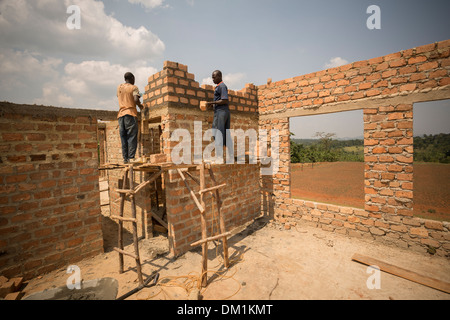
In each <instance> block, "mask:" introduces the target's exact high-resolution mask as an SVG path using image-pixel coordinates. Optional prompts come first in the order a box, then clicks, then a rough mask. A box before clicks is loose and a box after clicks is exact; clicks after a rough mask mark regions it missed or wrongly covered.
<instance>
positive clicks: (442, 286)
mask: <svg viewBox="0 0 450 320" xmlns="http://www.w3.org/2000/svg"><path fill="white" fill-rule="evenodd" d="M352 260H353V261H357V262H360V263H362V264H365V265H368V266H377V267H379V268H380V270H381V271H384V272H387V273H390V274H392V275H395V276H397V277H400V278H404V279H407V280H410V281H413V282H416V283H419V284H422V285H424V286H427V287H430V288H433V289H436V290H439V291H443V292H445V293H450V283H448V282H444V281H441V280H438V279H434V278H431V277H428V276H424V275H421V274H418V273H416V272H414V271H410V270H407V269H403V268H401V267H397V266H394V265H392V264H389V263H386V262H383V261H380V260H377V259H373V258H371V257H367V256H363V255H360V254H357V253H355V254H354V255H353V257H352Z"/></svg>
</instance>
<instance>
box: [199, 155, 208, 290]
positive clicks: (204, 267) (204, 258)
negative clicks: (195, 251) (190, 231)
mask: <svg viewBox="0 0 450 320" xmlns="http://www.w3.org/2000/svg"><path fill="white" fill-rule="evenodd" d="M200 189H201V190H203V189H205V164H204V163H202V164H201V165H200ZM200 205H201V206H202V208H205V207H206V206H205V202H204V201H203V193H200ZM200 220H201V226H202V240H205V239H206V238H207V233H206V217H205V210H203V212H201V214H200ZM207 270H208V243H207V242H204V243H203V244H202V273H201V279H202V280H201V285H202V287H203V288H205V287H206V286H207V284H208V273H207Z"/></svg>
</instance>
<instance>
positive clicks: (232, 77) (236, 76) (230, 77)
mask: <svg viewBox="0 0 450 320" xmlns="http://www.w3.org/2000/svg"><path fill="white" fill-rule="evenodd" d="M245 78H246V74H245V73H228V74H225V75H224V76H223V82H224V83H225V84H226V85H227V87H228V89H231V90H241V89H242V88H244V86H245V83H244V80H245ZM201 84H202V85H204V84H208V85H212V86H215V84H214V82H213V80H212V78H211V77H209V78H204V79H203V80H202V83H201Z"/></svg>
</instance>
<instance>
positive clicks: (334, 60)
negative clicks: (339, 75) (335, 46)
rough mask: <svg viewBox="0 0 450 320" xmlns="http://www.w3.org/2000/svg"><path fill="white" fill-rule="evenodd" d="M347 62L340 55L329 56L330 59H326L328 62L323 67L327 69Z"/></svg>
mask: <svg viewBox="0 0 450 320" xmlns="http://www.w3.org/2000/svg"><path fill="white" fill-rule="evenodd" d="M348 63H349V62H348V61H347V60H345V59H343V58H341V57H335V58H331V59H330V61H328V62H327V63H326V64H325V65H324V67H325V68H326V69H329V68H336V67H340V66H343V65H346V64H348Z"/></svg>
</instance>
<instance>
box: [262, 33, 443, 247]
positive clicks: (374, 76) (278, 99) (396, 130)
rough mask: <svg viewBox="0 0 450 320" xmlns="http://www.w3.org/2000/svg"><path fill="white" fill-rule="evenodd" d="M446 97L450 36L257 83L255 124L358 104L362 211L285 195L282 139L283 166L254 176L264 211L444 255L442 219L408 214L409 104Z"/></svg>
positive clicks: (285, 143)
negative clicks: (361, 125)
mask: <svg viewBox="0 0 450 320" xmlns="http://www.w3.org/2000/svg"><path fill="white" fill-rule="evenodd" d="M449 98H450V40H447V41H443V42H439V43H433V44H429V45H425V46H421V47H418V48H412V49H408V50H404V51H401V52H397V53H393V54H389V55H387V56H384V57H378V58H374V59H369V60H365V61H358V62H354V63H351V64H348V65H345V66H341V67H337V68H332V69H327V70H323V71H319V72H315V73H311V74H308V75H303V76H299V77H294V78H290V79H286V80H282V81H278V82H274V83H268V84H266V85H262V86H259V87H258V99H259V111H260V119H259V123H260V127H261V128H265V129H270V128H271V127H274V126H278V127H279V128H280V129H281V130H282V131H283V132H284V133H285V134H288V133H289V118H290V117H295V116H305V115H313V114H323V113H332V112H339V111H348V110H356V109H363V110H364V144H365V148H364V154H365V178H364V182H365V189H364V192H365V208H364V210H362V209H356V208H349V207H341V206H335V205H329V204H324V203H316V202H311V201H303V200H296V199H291V198H290V179H291V177H290V169H289V167H290V157H289V140H282V141H281V142H280V164H282V167H283V169H280V172H279V173H278V174H277V175H276V176H273V177H268V176H265V177H261V184H262V196H263V210H264V212H266V213H269V214H272V215H274V216H275V217H276V218H277V219H279V220H280V221H281V222H283V223H285V224H286V227H287V228H289V227H290V226H291V225H294V224H296V223H309V224H312V225H314V226H317V227H320V228H323V229H325V230H329V231H333V232H338V233H343V234H347V235H351V236H357V237H368V238H371V239H376V240H379V241H383V242H387V243H392V244H395V245H398V246H402V247H406V248H411V249H415V250H418V251H421V252H426V250H427V249H428V246H431V247H433V248H435V249H437V254H439V255H447V256H448V254H449V253H450V224H449V222H438V221H431V220H426V219H419V218H416V217H413V216H412V207H413V201H414V194H413V174H414V172H413V158H412V156H413V104H414V103H416V102H423V101H432V100H440V99H449ZM280 136H283V137H284V139H286V137H287V135H286V136H284V135H283V134H280Z"/></svg>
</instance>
